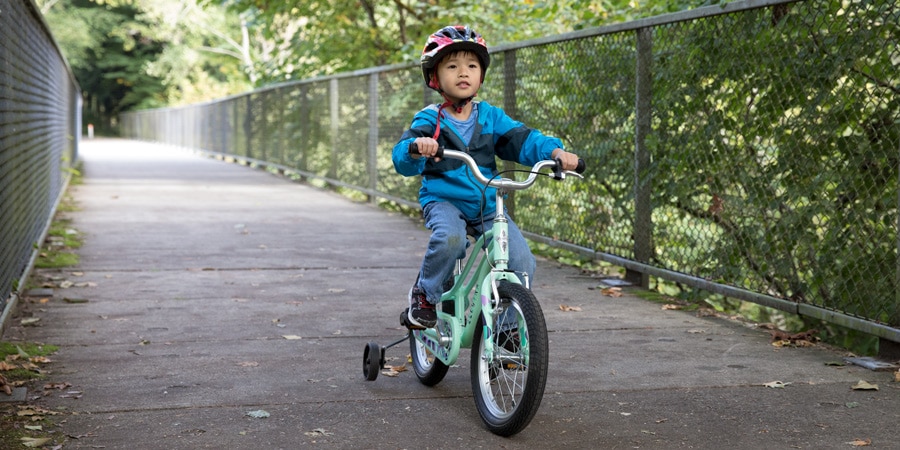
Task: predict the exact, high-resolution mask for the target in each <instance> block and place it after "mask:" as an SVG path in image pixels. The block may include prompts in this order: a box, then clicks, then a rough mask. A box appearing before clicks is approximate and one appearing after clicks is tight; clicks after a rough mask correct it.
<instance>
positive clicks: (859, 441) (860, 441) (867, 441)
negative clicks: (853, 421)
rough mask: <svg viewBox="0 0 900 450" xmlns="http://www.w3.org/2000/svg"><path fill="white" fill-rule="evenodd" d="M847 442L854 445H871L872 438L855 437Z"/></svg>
mask: <svg viewBox="0 0 900 450" xmlns="http://www.w3.org/2000/svg"><path fill="white" fill-rule="evenodd" d="M848 444H850V445H852V446H854V447H867V446H869V445H872V440H871V439H860V438H856V439H854V440H852V441H850V442H848Z"/></svg>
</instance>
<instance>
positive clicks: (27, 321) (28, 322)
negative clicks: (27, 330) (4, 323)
mask: <svg viewBox="0 0 900 450" xmlns="http://www.w3.org/2000/svg"><path fill="white" fill-rule="evenodd" d="M40 320H41V318H40V317H28V318H25V319H22V326H23V327H29V326H33V325H37V323H38V322H40Z"/></svg>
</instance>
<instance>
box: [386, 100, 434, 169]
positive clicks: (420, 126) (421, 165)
mask: <svg viewBox="0 0 900 450" xmlns="http://www.w3.org/2000/svg"><path fill="white" fill-rule="evenodd" d="M434 124H435V123H434V122H433V121H431V120H429V116H428V115H427V114H425V113H424V110H423V111H420V112H418V113H416V115H415V116H414V117H413V121H412V125H410V128H409V129H408V130H406V131H404V132H403V134H402V135H401V136H400V141H398V142H397V144H396V145H394V150H393V151H392V152H391V160H392V161H393V162H394V170H396V171H397V173H399V174H400V175H403V176H405V177H411V176H415V175H420V174H421V173H422V171H424V170H425V163H426V162H427V159H426V158H419V159H415V158H413V157H412V156H410V155H409V144H410V143H411V142H412V141H414V140H415V139H416V138H417V137H422V136H431V135H432V134H434Z"/></svg>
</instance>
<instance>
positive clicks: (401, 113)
mask: <svg viewBox="0 0 900 450" xmlns="http://www.w3.org/2000/svg"><path fill="white" fill-rule="evenodd" d="M898 24H900V6H898V4H897V2H895V1H884V0H881V1H828V0H807V1H796V2H794V1H743V2H733V3H728V4H725V5H724V6H710V7H705V8H699V9H696V10H692V11H687V12H683V13H677V14H671V15H665V16H660V17H655V18H650V19H644V20H639V21H635V22H630V23H627V24H620V25H615V26H609V27H602V28H596V29H590V30H582V31H579V32H575V33H570V34H565V35H560V36H552V37H547V38H542V39H539V40H534V41H528V42H524V43H520V44H515V45H503V46H498V47H495V48H492V63H491V69H490V71H489V73H488V76H487V79H486V81H485V85H484V87H483V88H482V91H481V92H480V93H479V98H480V99H483V100H485V101H488V102H490V103H492V104H495V105H498V106H502V107H503V108H504V109H506V111H507V112H508V113H510V115H511V116H513V117H514V118H517V119H519V120H521V121H523V122H525V123H527V124H529V125H531V126H534V127H536V128H539V129H541V130H543V131H545V132H546V133H548V134H553V135H556V136H559V137H560V138H562V139H563V141H564V142H566V143H567V145H568V146H569V147H570V148H572V149H574V151H576V152H577V153H579V155H581V156H583V157H584V159H586V160H587V163H588V167H590V174H589V176H588V178H587V179H586V180H585V181H584V182H580V183H571V184H567V186H565V187H562V188H561V187H560V186H558V185H553V186H546V187H540V188H535V189H531V190H529V191H527V192H524V193H518V194H517V196H516V198H515V203H516V204H517V205H519V207H518V208H516V210H515V211H514V214H515V217H516V219H517V221H518V223H519V224H520V226H521V227H522V228H523V229H525V230H527V231H528V233H529V236H530V237H532V238H533V239H537V240H540V241H543V242H547V243H550V244H552V245H557V246H562V247H566V248H569V249H571V250H575V251H577V252H579V253H581V254H584V255H587V256H589V257H592V258H595V259H598V260H604V261H608V262H611V263H613V264H616V265H619V266H623V267H625V268H627V269H628V274H627V277H628V278H629V279H632V280H635V281H637V282H640V283H641V284H643V285H647V284H648V283H649V282H650V280H651V278H650V277H651V276H652V277H658V278H660V279H665V280H670V281H674V282H676V283H677V285H678V286H682V287H684V286H687V287H693V288H700V289H699V290H698V289H692V290H690V292H691V294H690V295H695V296H708V295H710V293H713V294H722V295H726V296H729V297H733V298H738V299H741V300H748V301H752V302H756V303H760V304H763V305H766V306H771V307H774V308H778V309H781V310H786V311H789V312H792V313H797V314H800V315H802V316H806V317H812V318H817V319H823V320H827V321H831V322H835V323H838V324H841V325H844V326H847V327H850V328H853V329H857V330H862V331H865V332H867V333H870V334H873V335H876V336H879V337H881V338H884V339H888V340H891V341H894V342H900V293H898V292H900V290H898V289H897V287H898V282H900V262H898V259H897V255H898V245H900V244H898V243H900V237H898V233H897V230H898V219H900V218H898V202H900V191H898V187H900V183H898V175H900V173H898V168H900V70H898V67H900V42H898V39H900V25H898ZM435 101H438V98H436V96H435V95H434V94H433V93H432V92H430V91H429V90H427V89H425V88H424V87H423V86H422V82H421V74H420V72H419V69H418V68H417V67H416V66H415V65H400V66H390V67H379V68H373V69H369V70H365V71H359V72H354V73H348V74H342V75H340V76H334V77H323V78H316V79H310V80H304V81H299V82H294V83H287V84H282V85H277V86H272V87H270V88H266V89H261V90H257V91H254V92H251V93H248V94H246V95H239V96H234V97H229V98H226V99H222V100H219V101H215V102H210V103H204V104H198V105H191V106H186V107H181V108H173V109H163V110H152V111H143V112H137V113H131V114H127V115H125V116H124V117H123V118H122V125H123V133H124V134H125V135H126V136H129V137H132V138H136V139H146V140H153V141H159V142H165V143H170V144H174V145H178V146H184V147H190V148H195V149H202V150H204V151H209V152H213V153H216V154H221V155H229V156H231V157H235V158H238V159H243V160H247V161H255V162H257V163H259V164H262V165H267V166H272V167H278V168H280V169H281V170H286V171H292V172H295V173H299V174H301V175H303V176H305V177H310V178H315V179H320V180H325V181H327V182H329V183H332V184H334V185H338V186H344V187H352V188H354V189H356V190H359V191H362V192H365V193H366V194H368V195H370V196H372V197H373V198H376V199H382V200H384V199H387V200H389V201H396V202H399V203H403V204H409V205H415V198H416V193H417V183H418V181H417V180H415V179H407V178H403V177H400V176H399V175H397V174H395V173H394V171H393V167H392V165H391V159H390V150H391V147H392V146H393V144H394V143H395V142H396V140H397V138H398V137H399V136H400V134H401V132H402V131H403V130H404V129H405V128H406V127H407V126H408V124H409V120H410V118H411V117H412V115H413V113H415V112H416V111H417V110H418V109H419V108H421V107H422V106H423V105H424V104H427V103H430V102H435ZM526 205H527V207H526Z"/></svg>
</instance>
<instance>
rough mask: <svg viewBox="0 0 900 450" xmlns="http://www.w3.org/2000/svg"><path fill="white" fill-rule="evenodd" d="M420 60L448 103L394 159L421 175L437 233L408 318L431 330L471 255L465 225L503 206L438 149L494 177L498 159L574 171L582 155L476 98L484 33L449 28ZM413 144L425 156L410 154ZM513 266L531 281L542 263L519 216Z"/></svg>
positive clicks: (428, 116) (415, 129)
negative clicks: (555, 164) (468, 158)
mask: <svg viewBox="0 0 900 450" xmlns="http://www.w3.org/2000/svg"><path fill="white" fill-rule="evenodd" d="M421 62H422V74H423V75H424V76H425V84H426V85H427V86H428V87H430V88H432V89H434V90H436V91H437V92H438V93H440V94H441V96H442V97H443V98H444V103H443V104H441V105H431V106H428V107H426V108H425V109H423V110H421V111H419V112H418V113H416V115H415V116H414V117H413V120H412V125H411V126H410V128H409V129H408V130H406V131H405V132H404V133H403V135H402V136H401V137H400V141H399V142H398V143H397V145H395V146H394V150H393V155H392V158H393V161H394V168H395V169H396V170H397V172H398V173H400V174H401V175H404V176H414V175H421V176H422V187H421V188H420V189H419V203H420V204H421V205H422V210H423V213H424V217H425V226H426V227H427V228H428V229H430V230H431V239H430V240H429V242H428V249H427V250H426V252H425V257H424V259H423V261H422V267H421V269H420V270H419V276H418V278H417V280H416V282H415V284H414V285H413V287H412V289H410V291H409V313H408V316H409V322H410V323H411V324H412V325H413V326H416V327H422V328H431V327H434V326H435V323H436V322H437V315H436V314H435V308H434V305H435V304H436V303H438V302H439V301H440V298H441V294H442V293H443V284H444V281H445V280H447V279H449V278H450V276H451V275H452V273H453V268H454V266H455V263H456V260H457V259H459V258H461V257H463V256H465V252H466V245H467V244H468V240H467V239H466V225H468V226H471V227H473V228H474V229H475V230H476V231H477V232H478V233H483V232H484V230H485V229H490V228H491V224H492V223H493V219H494V215H495V211H496V206H495V202H496V200H495V198H494V196H495V194H494V192H495V190H494V188H490V189H488V190H487V191H484V186H483V185H482V184H480V183H479V182H478V181H476V180H475V179H474V178H473V177H471V176H469V175H468V174H467V171H468V168H467V167H466V166H465V165H464V164H463V163H462V162H461V161H458V160H453V159H445V160H441V159H439V158H432V157H433V156H434V155H435V154H436V152H437V150H438V147H443V148H447V149H453V150H460V151H465V152H466V153H469V154H470V155H472V156H473V157H474V158H475V160H476V161H478V165H479V168H480V169H481V172H482V173H483V174H484V175H485V176H486V177H488V178H490V177H492V176H494V175H495V174H497V164H496V160H495V157H499V158H501V159H504V160H508V161H515V162H518V163H520V164H523V165H526V166H532V165H534V164H536V163H537V162H538V161H541V160H545V159H557V160H560V161H561V162H562V166H563V169H564V170H574V169H575V167H576V166H577V164H578V156H576V155H575V154H573V153H569V152H566V151H565V150H563V149H562V146H563V145H562V142H561V141H560V140H559V139H557V138H554V137H549V136H544V135H543V134H541V133H540V132H539V131H537V130H534V129H531V128H528V127H526V126H525V125H523V124H522V123H520V122H517V121H514V120H513V119H511V118H510V117H509V116H507V115H506V113H505V112H503V110H502V109H500V108H497V107H495V106H492V105H490V104H488V103H487V102H482V101H473V100H472V99H473V98H474V97H475V94H476V93H477V92H478V89H479V88H480V87H481V84H482V83H483V82H484V75H485V72H487V68H488V65H490V62H491V58H490V55H489V54H488V49H487V45H486V44H485V42H484V39H483V38H482V37H481V35H480V34H478V33H476V32H475V31H473V30H472V29H470V28H469V27H466V26H459V25H457V26H449V27H444V28H442V29H440V30H438V31H437V32H436V33H434V34H432V35H431V36H429V37H428V41H427V42H426V43H425V48H424V50H422V58H421ZM412 142H415V143H416V145H417V146H418V150H419V153H420V155H410V154H409V145H410V144H411V143H412ZM483 213H484V214H483ZM482 216H483V220H482ZM509 268H510V269H511V270H514V271H516V272H517V273H525V274H528V277H529V279H532V277H533V274H534V269H535V260H534V256H533V255H532V254H531V249H529V248H528V243H527V242H526V241H525V238H524V237H523V236H522V233H521V231H519V229H518V227H516V225H515V224H514V223H513V221H512V220H510V221H509Z"/></svg>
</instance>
